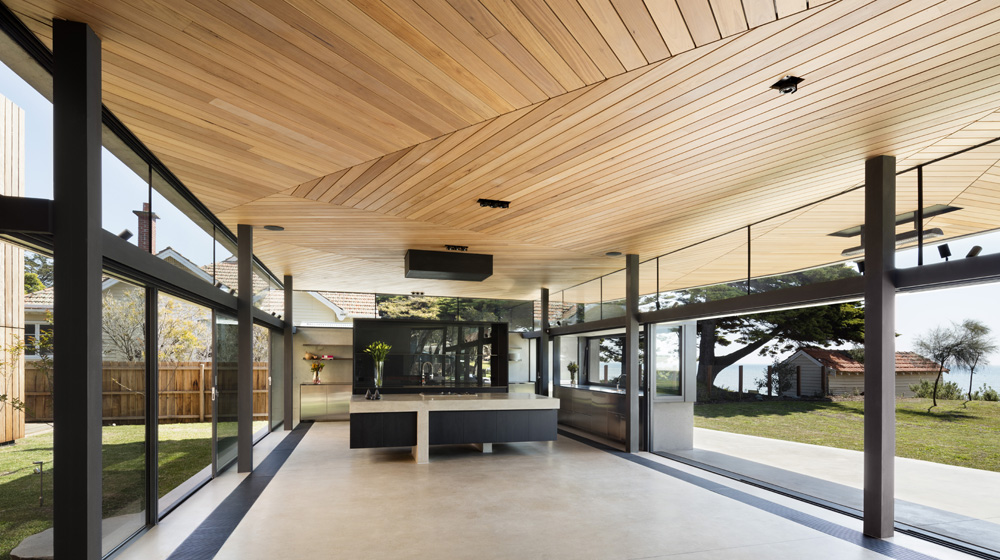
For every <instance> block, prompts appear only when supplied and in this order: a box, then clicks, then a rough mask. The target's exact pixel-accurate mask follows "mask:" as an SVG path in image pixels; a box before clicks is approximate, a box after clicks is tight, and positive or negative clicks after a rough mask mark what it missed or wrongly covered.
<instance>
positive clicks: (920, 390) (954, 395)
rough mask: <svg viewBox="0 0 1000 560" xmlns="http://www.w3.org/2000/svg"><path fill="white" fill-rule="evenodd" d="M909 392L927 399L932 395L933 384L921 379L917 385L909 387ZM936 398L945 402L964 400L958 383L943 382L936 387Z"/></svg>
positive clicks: (963, 394)
mask: <svg viewBox="0 0 1000 560" xmlns="http://www.w3.org/2000/svg"><path fill="white" fill-rule="evenodd" d="M910 390H911V391H913V394H914V395H915V396H917V397H920V398H922V399H929V398H931V396H932V395H933V394H934V383H931V382H930V381H928V380H926V379H921V380H920V383H919V384H917V385H910ZM937 398H939V399H942V400H946V401H957V400H964V399H965V393H964V392H962V388H961V387H959V386H958V383H955V382H954V381H945V382H943V383H941V384H939V385H938V392H937Z"/></svg>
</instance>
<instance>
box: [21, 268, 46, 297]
mask: <svg viewBox="0 0 1000 560" xmlns="http://www.w3.org/2000/svg"><path fill="white" fill-rule="evenodd" d="M44 289H45V284H42V281H41V280H40V279H39V278H38V275H37V274H35V273H34V272H28V271H25V272H24V293H26V294H33V293H35V292H37V291H39V290H44Z"/></svg>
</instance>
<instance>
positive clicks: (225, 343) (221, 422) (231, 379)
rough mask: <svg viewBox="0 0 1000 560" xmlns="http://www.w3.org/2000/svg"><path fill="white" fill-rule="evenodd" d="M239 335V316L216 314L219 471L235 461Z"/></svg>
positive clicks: (216, 411) (217, 450)
mask: <svg viewBox="0 0 1000 560" xmlns="http://www.w3.org/2000/svg"><path fill="white" fill-rule="evenodd" d="M238 355H239V332H238V325H237V322H236V317H233V316H232V315H229V314H227V313H221V312H218V311H217V312H216V313H215V363H214V364H213V365H214V366H215V387H216V392H217V396H216V399H215V418H216V435H215V445H216V454H217V465H218V468H219V470H222V469H225V468H226V467H228V466H229V465H231V464H232V463H233V462H234V461H236V434H237V429H238V424H237V416H236V413H237V406H238V402H237V394H236V390H237V387H238V382H239V378H238V375H237V373H238V372H237V362H238V359H239V358H238Z"/></svg>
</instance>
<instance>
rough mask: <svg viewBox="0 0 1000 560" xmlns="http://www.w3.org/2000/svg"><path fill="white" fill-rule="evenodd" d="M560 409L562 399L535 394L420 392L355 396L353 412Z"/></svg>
mask: <svg viewBox="0 0 1000 560" xmlns="http://www.w3.org/2000/svg"><path fill="white" fill-rule="evenodd" d="M552 408H559V399H557V398H554V397H546V396H543V395H535V394H532V393H476V394H472V395H456V394H446V395H442V394H434V393H418V394H410V395H382V399H381V400H377V401H372V400H368V399H366V398H365V396H364V395H353V396H351V413H352V414H358V413H365V412H418V411H421V410H427V411H437V410H544V409H552Z"/></svg>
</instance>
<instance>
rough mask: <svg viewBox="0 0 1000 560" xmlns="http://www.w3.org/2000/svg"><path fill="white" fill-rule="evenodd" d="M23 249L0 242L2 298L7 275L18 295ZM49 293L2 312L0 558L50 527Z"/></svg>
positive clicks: (37, 293)
mask: <svg viewBox="0 0 1000 560" xmlns="http://www.w3.org/2000/svg"><path fill="white" fill-rule="evenodd" d="M21 251H22V250H21V249H20V248H18V247H15V246H14V245H11V244H7V243H4V242H0V297H3V294H4V285H5V282H11V280H13V282H11V283H10V284H6V285H7V286H13V287H14V289H13V290H11V291H9V292H7V293H9V294H10V295H11V296H15V297H20V294H21V289H20V282H18V279H19V278H21V277H22V270H21V267H22V264H21V254H22V253H21ZM24 270H25V271H26V270H28V268H27V267H26V268H25V269H24ZM4 279H7V280H6V281H5V280H4ZM51 295H52V290H51V288H49V289H43V290H39V291H35V292H34V293H32V294H28V295H26V296H24V299H25V307H24V312H23V313H0V396H3V397H6V398H5V399H4V400H3V401H0V474H2V476H0V512H2V513H0V558H6V555H8V554H9V553H10V551H11V549H13V548H14V547H16V546H17V545H18V544H19V543H20V542H21V541H22V540H23V539H25V538H27V537H30V536H32V535H34V534H37V533H40V532H42V531H44V530H46V529H48V528H50V527H52V503H53V494H52V469H53V466H54V463H53V454H52V441H53V435H54V432H55V431H54V429H53V424H52V415H53V403H52V393H51V387H52V383H51V382H52V374H53V371H54V370H53V361H52V351H53V349H54V342H55V339H54V337H53V330H52V324H51V323H52V315H51ZM0 307H4V308H6V309H8V310H10V309H12V308H15V307H14V306H5V305H3V304H0ZM26 435H28V436H30V437H25V436H26ZM66 464H70V462H69V461H67V462H66ZM36 469H40V472H37V473H36Z"/></svg>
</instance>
